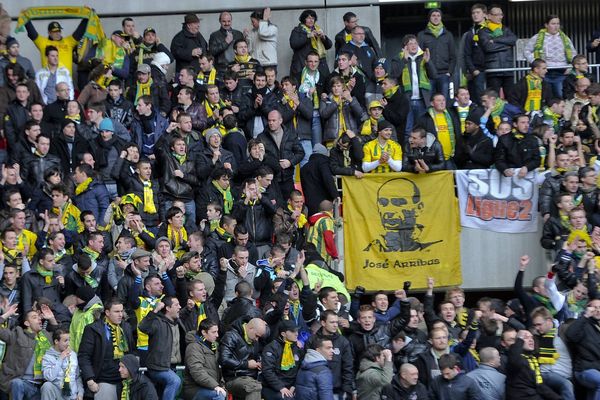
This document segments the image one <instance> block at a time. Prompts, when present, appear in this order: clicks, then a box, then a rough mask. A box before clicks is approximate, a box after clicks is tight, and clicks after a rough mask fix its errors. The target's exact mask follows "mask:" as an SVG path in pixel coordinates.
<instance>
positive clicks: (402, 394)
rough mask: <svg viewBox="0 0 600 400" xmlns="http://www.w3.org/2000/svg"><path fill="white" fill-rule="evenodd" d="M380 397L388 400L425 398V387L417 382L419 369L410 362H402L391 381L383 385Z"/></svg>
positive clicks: (420, 399) (427, 397) (422, 399)
mask: <svg viewBox="0 0 600 400" xmlns="http://www.w3.org/2000/svg"><path fill="white" fill-rule="evenodd" d="M381 398H382V399H388V400H409V399H410V400H427V399H429V395H428V393H427V388H426V387H425V385H423V384H422V383H421V382H419V370H418V369H417V367H415V366H414V365H412V364H410V363H405V364H402V366H401V367H400V371H399V372H398V375H396V376H394V378H393V379H392V383H390V384H389V385H386V386H384V388H383V390H382V391H381Z"/></svg>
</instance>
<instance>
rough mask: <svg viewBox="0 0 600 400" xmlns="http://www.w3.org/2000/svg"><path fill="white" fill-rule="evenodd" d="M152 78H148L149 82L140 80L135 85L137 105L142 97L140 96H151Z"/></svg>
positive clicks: (135, 103)
mask: <svg viewBox="0 0 600 400" xmlns="http://www.w3.org/2000/svg"><path fill="white" fill-rule="evenodd" d="M152 83H153V82H152V78H150V79H148V82H146V83H140V82H138V83H137V85H135V101H134V105H136V106H137V104H138V101H139V99H140V97H142V96H150V87H151V86H152Z"/></svg>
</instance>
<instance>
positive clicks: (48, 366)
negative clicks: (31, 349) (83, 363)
mask: <svg viewBox="0 0 600 400" xmlns="http://www.w3.org/2000/svg"><path fill="white" fill-rule="evenodd" d="M67 369H69V371H70V373H69V378H70V388H71V396H70V397H69V398H70V399H76V398H77V397H78V396H83V392H84V387H83V383H82V382H81V376H79V364H78V362H77V353H75V351H71V355H70V356H69V358H64V359H63V358H61V353H59V352H58V351H57V350H56V349H55V348H54V347H50V348H49V349H48V350H47V351H46V354H44V357H43V358H42V371H43V376H44V380H45V381H47V382H50V383H52V384H53V385H54V386H56V387H58V388H59V389H61V387H62V385H63V382H64V380H65V373H66V371H67Z"/></svg>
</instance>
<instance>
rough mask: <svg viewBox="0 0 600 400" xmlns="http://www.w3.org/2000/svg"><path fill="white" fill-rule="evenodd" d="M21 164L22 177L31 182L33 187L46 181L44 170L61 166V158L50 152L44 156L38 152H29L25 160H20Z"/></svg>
mask: <svg viewBox="0 0 600 400" xmlns="http://www.w3.org/2000/svg"><path fill="white" fill-rule="evenodd" d="M18 162H19V164H21V177H22V178H23V180H24V181H27V182H29V184H30V185H31V188H32V189H35V188H37V187H39V186H40V185H41V184H42V183H43V182H44V172H46V171H47V170H48V169H50V168H53V167H56V168H60V159H59V158H58V157H56V156H55V155H52V154H50V153H48V154H46V156H44V157H40V156H38V155H36V154H27V155H26V156H25V157H24V158H23V160H19V161H18Z"/></svg>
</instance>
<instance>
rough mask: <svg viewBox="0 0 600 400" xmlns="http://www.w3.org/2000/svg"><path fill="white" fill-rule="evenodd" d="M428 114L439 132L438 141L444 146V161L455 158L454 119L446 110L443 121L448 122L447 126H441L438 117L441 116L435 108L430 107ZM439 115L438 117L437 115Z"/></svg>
mask: <svg viewBox="0 0 600 400" xmlns="http://www.w3.org/2000/svg"><path fill="white" fill-rule="evenodd" d="M427 112H428V113H429V116H430V117H431V119H432V120H433V123H434V125H435V130H436V131H437V139H438V141H439V142H440V144H441V145H442V150H443V153H444V159H445V160H447V159H449V158H450V157H453V156H454V150H455V147H456V143H455V140H456V137H455V134H454V124H453V122H452V117H451V116H450V113H449V112H448V110H446V109H444V112H443V113H442V114H443V119H444V120H445V122H446V125H443V124H440V123H439V122H440V120H441V118H440V117H439V116H437V115H439V113H436V112H435V110H434V109H433V107H430V108H429V109H428V110H427ZM436 114H437V115H436Z"/></svg>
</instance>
